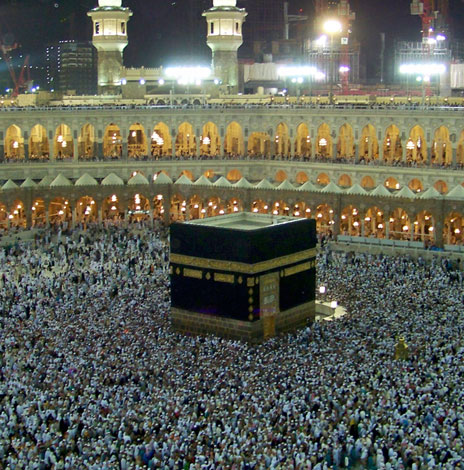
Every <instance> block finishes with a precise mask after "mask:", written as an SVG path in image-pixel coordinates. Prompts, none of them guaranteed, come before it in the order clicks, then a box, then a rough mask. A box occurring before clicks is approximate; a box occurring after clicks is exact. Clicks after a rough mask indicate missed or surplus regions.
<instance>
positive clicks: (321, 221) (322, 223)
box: [316, 204, 335, 235]
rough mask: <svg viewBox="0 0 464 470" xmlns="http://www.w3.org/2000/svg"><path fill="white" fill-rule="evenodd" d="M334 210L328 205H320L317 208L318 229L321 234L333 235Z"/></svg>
mask: <svg viewBox="0 0 464 470" xmlns="http://www.w3.org/2000/svg"><path fill="white" fill-rule="evenodd" d="M334 223H335V222H334V210H333V209H332V207H330V206H329V205H328V204H320V205H319V206H317V208H316V228H317V233H319V234H325V235H328V234H331V233H332V231H333V225H334Z"/></svg>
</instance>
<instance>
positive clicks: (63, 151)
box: [53, 124, 74, 160]
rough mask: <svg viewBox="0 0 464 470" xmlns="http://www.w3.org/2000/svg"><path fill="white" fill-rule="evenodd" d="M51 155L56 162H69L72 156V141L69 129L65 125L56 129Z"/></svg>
mask: <svg viewBox="0 0 464 470" xmlns="http://www.w3.org/2000/svg"><path fill="white" fill-rule="evenodd" d="M53 155H54V156H55V158H56V160H69V159H72V158H73V156H74V139H73V137H72V132H71V128H70V127H69V126H68V125H66V124H60V125H59V126H58V127H57V128H56V131H55V138H54V140H53Z"/></svg>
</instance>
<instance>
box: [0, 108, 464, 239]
mask: <svg viewBox="0 0 464 470" xmlns="http://www.w3.org/2000/svg"><path fill="white" fill-rule="evenodd" d="M1 156H3V163H2V165H1V168H2V175H3V176H2V180H3V181H4V182H5V181H6V183H4V184H3V188H2V191H1V192H0V204H1V205H0V225H1V226H2V227H3V228H5V229H7V228H8V227H11V226H16V225H22V226H25V225H28V226H32V225H41V224H45V223H61V222H63V221H67V222H68V223H79V222H83V221H91V220H95V221H96V220H98V219H100V220H105V219H115V218H127V217H130V218H132V219H134V218H135V219H140V218H144V217H146V218H158V217H162V218H164V220H165V221H166V222H169V221H170V220H175V219H179V218H195V217H206V216H211V215H219V214H221V213H227V212H232V211H238V210H253V211H255V212H268V213H279V214H285V215H295V216H307V217H314V218H316V221H317V223H318V229H319V231H320V232H323V231H330V232H332V233H333V234H335V235H345V236H356V237H360V236H363V237H376V238H379V239H396V240H410V241H415V242H420V243H426V244H437V245H452V244H461V241H462V232H463V230H464V226H463V219H462V214H463V202H462V201H463V200H464V197H463V194H462V193H463V192H464V188H463V187H462V184H463V183H464V122H463V120H462V118H461V117H460V115H459V113H458V112H456V111H453V110H451V109H450V110H446V109H442V110H435V111H430V110H429V111H424V110H414V111H412V110H395V109H389V110H370V109H367V110H356V109H344V110H342V111H341V110H337V109H315V108H299V109H291V108H286V107H275V108H272V109H268V108H262V109H259V108H255V109H249V108H241V109H238V108H217V109H208V108H206V107H204V108H197V109H171V108H156V107H139V108H132V109H122V108H100V109H92V108H90V107H89V108H85V107H83V108H71V107H70V108H66V107H63V108H50V109H39V108H37V109H34V110H11V111H4V112H2V113H0V157H1ZM161 172H162V174H163V177H161V178H160V177H159V176H158V175H160V174H161ZM154 177H157V179H156V180H154ZM221 177H223V178H221ZM242 178H244V179H242ZM218 179H219V181H218ZM10 180H11V181H10ZM263 180H264V181H263ZM247 183H249V184H247Z"/></svg>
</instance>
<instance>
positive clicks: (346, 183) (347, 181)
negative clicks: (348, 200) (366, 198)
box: [337, 174, 353, 188]
mask: <svg viewBox="0 0 464 470" xmlns="http://www.w3.org/2000/svg"><path fill="white" fill-rule="evenodd" d="M337 184H338V186H340V187H341V188H349V187H351V186H352V185H353V183H352V182H351V177H350V176H349V175H347V174H343V175H342V176H340V178H339V179H338V183H337Z"/></svg>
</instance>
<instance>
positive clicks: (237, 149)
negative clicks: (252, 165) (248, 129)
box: [224, 121, 245, 158]
mask: <svg viewBox="0 0 464 470" xmlns="http://www.w3.org/2000/svg"><path fill="white" fill-rule="evenodd" d="M224 154H225V155H226V156H227V157H228V158H238V157H240V156H242V155H244V154H245V145H244V142H243V131H242V126H241V125H240V124H239V123H238V122H235V121H233V122H231V123H230V124H229V125H228V126H227V129H226V136H225V138H224Z"/></svg>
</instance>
